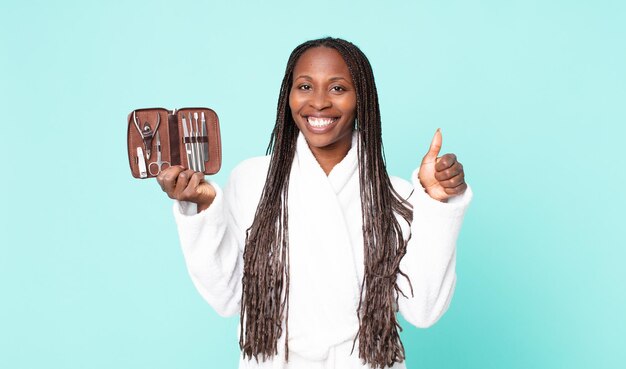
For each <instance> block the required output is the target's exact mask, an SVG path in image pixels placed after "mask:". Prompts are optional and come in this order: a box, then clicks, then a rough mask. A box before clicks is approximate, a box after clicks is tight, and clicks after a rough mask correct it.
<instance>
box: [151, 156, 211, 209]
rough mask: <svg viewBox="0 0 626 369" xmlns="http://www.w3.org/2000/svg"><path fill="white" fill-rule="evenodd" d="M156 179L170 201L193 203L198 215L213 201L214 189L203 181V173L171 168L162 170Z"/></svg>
mask: <svg viewBox="0 0 626 369" xmlns="http://www.w3.org/2000/svg"><path fill="white" fill-rule="evenodd" d="M156 179H157V182H158V183H159V186H161V189H162V190H163V192H165V193H166V194H167V196H169V197H170V199H174V200H179V201H189V202H193V203H195V204H197V206H198V213H199V212H201V211H202V210H205V209H207V208H208V207H209V206H210V205H211V204H212V203H213V200H214V199H215V188H213V186H211V185H210V184H209V183H208V182H207V181H206V180H205V179H204V173H201V172H194V171H193V170H191V169H185V168H183V167H181V166H173V167H169V168H167V169H164V170H162V171H161V173H159V175H158V176H157V177H156Z"/></svg>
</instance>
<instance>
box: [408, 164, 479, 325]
mask: <svg viewBox="0 0 626 369" xmlns="http://www.w3.org/2000/svg"><path fill="white" fill-rule="evenodd" d="M411 178H412V179H413V188H414V191H413V192H412V194H411V195H410V197H409V202H410V203H411V205H413V222H412V224H411V226H410V227H411V239H410V240H409V243H408V245H407V252H406V254H405V255H404V257H403V258H402V261H401V262H400V270H401V271H403V272H404V273H405V274H407V275H408V276H409V278H410V280H411V285H412V287H413V296H411V288H410V287H409V283H408V282H407V281H406V278H404V277H403V276H401V275H399V276H398V285H399V287H400V289H401V290H402V291H403V292H404V294H405V295H406V297H404V296H402V294H400V296H399V298H398V307H399V310H400V313H401V314H402V316H403V317H404V319H406V320H407V321H408V322H409V323H411V324H413V325H415V326H416V327H420V328H426V327H429V326H431V325H433V324H435V323H436V322H437V320H439V318H440V317H441V316H442V315H443V314H444V313H445V312H446V310H447V309H448V307H449V305H450V301H451V300H452V295H453V294H454V288H455V285H456V240H457V238H458V235H459V231H460V229H461V224H462V222H463V216H464V214H465V210H466V209H467V207H468V205H469V203H470V201H471V199H472V195H473V194H472V190H471V188H470V187H469V186H468V188H467V190H466V191H465V192H464V193H463V194H461V195H459V196H455V197H453V198H451V199H449V200H448V202H447V203H442V202H439V201H437V200H434V199H432V198H431V197H430V196H429V195H428V194H427V193H426V192H425V191H424V188H423V187H422V185H421V184H420V182H419V180H418V179H417V172H415V173H413V175H412V177H411Z"/></svg>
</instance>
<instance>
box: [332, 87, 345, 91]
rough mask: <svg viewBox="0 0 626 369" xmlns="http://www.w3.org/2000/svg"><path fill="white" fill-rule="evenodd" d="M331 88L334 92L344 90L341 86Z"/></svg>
mask: <svg viewBox="0 0 626 369" xmlns="http://www.w3.org/2000/svg"><path fill="white" fill-rule="evenodd" d="M331 90H333V91H334V92H344V91H345V90H346V89H345V88H343V86H333V87H332V88H331Z"/></svg>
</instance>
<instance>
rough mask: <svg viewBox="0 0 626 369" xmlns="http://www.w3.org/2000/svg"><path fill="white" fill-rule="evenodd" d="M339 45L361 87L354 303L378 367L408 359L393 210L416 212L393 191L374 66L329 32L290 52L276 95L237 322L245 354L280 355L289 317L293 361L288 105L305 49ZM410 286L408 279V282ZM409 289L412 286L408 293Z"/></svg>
mask: <svg viewBox="0 0 626 369" xmlns="http://www.w3.org/2000/svg"><path fill="white" fill-rule="evenodd" d="M320 46H324V47H331V48H334V49H336V50H337V51H338V52H339V53H340V54H341V55H342V57H343V59H344V61H345V62H346V64H347V66H348V69H349V71H350V74H351V76H352V80H353V83H354V87H355V90H356V100H357V106H356V119H357V126H356V129H357V133H358V135H359V140H358V147H357V150H358V157H359V184H360V192H361V209H362V222H363V243H364V245H363V246H364V265H365V268H364V271H365V273H364V277H363V282H362V286H361V297H360V301H359V306H358V309H357V315H358V318H359V323H360V324H359V331H358V333H357V335H356V337H355V341H354V343H356V340H357V339H358V340H359V357H360V358H361V359H363V360H364V361H365V362H366V363H369V364H370V365H372V366H373V367H375V368H378V367H380V368H383V367H385V366H392V365H393V363H395V362H401V361H404V357H405V356H404V346H403V345H402V342H401V341H400V336H399V332H398V331H399V330H400V329H401V328H400V326H399V324H398V321H397V319H396V316H395V313H396V312H397V309H398V297H399V294H403V295H404V293H403V292H402V291H401V290H400V289H399V287H398V284H397V282H396V280H397V276H398V274H399V275H401V276H404V277H405V278H407V279H408V277H407V276H406V274H404V273H403V272H402V271H401V270H400V260H401V259H402V257H403V256H404V254H405V253H406V245H407V241H406V240H404V238H403V235H402V230H401V227H400V224H399V222H398V219H397V218H396V216H395V215H396V214H398V215H400V216H401V217H402V218H403V219H404V220H405V221H407V222H411V220H412V218H413V211H412V209H411V207H410V205H409V204H408V203H407V202H406V200H404V199H402V197H401V196H400V195H399V194H398V193H397V192H396V191H395V190H394V189H393V187H392V185H391V180H390V179H389V176H388V174H387V170H386V167H385V159H384V150H383V144H382V131H381V119H380V109H379V106H378V94H377V91H376V85H375V82H374V75H373V72H372V67H371V65H370V63H369V61H368V60H367V57H366V56H365V54H363V52H361V50H359V49H358V48H357V47H356V46H355V45H353V44H352V43H350V42H347V41H345V40H342V39H335V38H324V39H318V40H312V41H308V42H305V43H303V44H302V45H300V46H298V47H297V48H296V49H295V50H294V51H293V52H292V54H291V56H290V57H289V60H288V62H287V68H286V70H285V76H284V78H283V82H282V85H281V89H280V94H279V98H278V109H277V117H276V125H275V126H274V130H273V131H272V136H271V139H270V143H269V145H268V149H267V152H268V154H271V160H270V165H269V169H268V173H267V177H266V180H265V186H264V188H263V192H262V195H261V199H260V201H259V205H258V207H257V210H256V214H255V217H254V221H253V223H252V226H251V227H250V228H249V229H248V232H247V234H246V245H245V250H244V256H243V259H244V272H243V280H242V283H243V289H242V301H241V320H240V324H241V326H240V329H241V335H240V341H239V344H240V347H241V349H242V352H243V354H244V356H247V357H248V358H251V357H252V356H254V357H255V358H256V359H258V356H259V355H260V356H261V357H262V358H263V359H266V358H268V357H270V356H273V355H276V354H277V342H278V339H279V337H280V336H281V335H282V322H283V321H285V327H286V332H285V358H286V360H288V352H289V347H288V340H289V328H288V327H289V326H288V312H289V237H288V236H289V230H288V209H287V204H288V186H289V174H290V172H291V165H292V163H293V159H294V155H295V151H296V140H297V137H298V132H299V131H298V128H297V126H296V124H295V122H294V121H293V118H292V115H291V110H290V108H289V104H288V100H289V91H290V89H291V84H292V80H293V70H294V67H295V64H296V62H297V60H298V58H299V57H300V56H301V55H302V53H303V52H304V51H306V50H308V49H309V48H312V47H320ZM409 285H410V281H409ZM411 292H412V291H411Z"/></svg>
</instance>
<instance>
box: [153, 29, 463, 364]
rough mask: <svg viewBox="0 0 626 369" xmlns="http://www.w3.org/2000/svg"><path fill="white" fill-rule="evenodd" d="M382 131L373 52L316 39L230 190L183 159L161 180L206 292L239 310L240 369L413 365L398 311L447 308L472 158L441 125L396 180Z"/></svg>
mask: <svg viewBox="0 0 626 369" xmlns="http://www.w3.org/2000/svg"><path fill="white" fill-rule="evenodd" d="M381 130H382V128H381V120H380V113H379V107H378V96H377V93H376V85H375V82H374V77H373V73H372V68H371V66H370V64H369V61H368V60H367V57H366V56H365V55H364V54H363V53H362V52H361V50H359V48H357V47H356V46H355V45H354V44H352V43H350V42H347V41H345V40H341V39H334V38H324V39H319V40H312V41H308V42H305V43H303V44H302V45H300V46H298V47H296V49H295V50H294V51H293V52H292V54H291V56H290V58H289V60H288V62H287V68H286V70H285V76H284V78H283V83H282V85H281V90H280V95H279V97H278V112H277V118H276V124H275V126H274V130H273V132H272V136H271V139H270V145H269V148H268V152H269V155H267V156H263V157H257V158H252V159H249V160H246V161H244V162H243V163H241V164H240V165H238V166H237V167H236V168H235V169H234V170H233V172H232V174H231V177H230V180H229V183H228V185H227V186H226V188H225V189H224V190H223V191H222V190H221V189H220V188H219V186H217V184H215V183H213V182H207V181H206V180H205V179H204V176H203V174H202V173H194V172H193V171H191V170H188V169H185V168H181V167H171V168H168V169H167V170H164V171H163V172H161V174H160V175H159V177H158V178H157V180H158V182H159V184H160V185H161V188H162V189H163V190H164V191H165V192H166V193H167V194H168V196H170V197H171V198H173V199H175V200H176V203H175V205H174V215H175V217H176V221H177V224H178V230H179V236H180V241H181V245H182V249H183V252H184V254H185V260H186V263H187V267H188V269H189V273H190V276H191V278H192V281H193V282H194V284H195V286H196V287H197V289H198V291H199V292H200V294H201V295H202V296H203V297H204V298H205V300H206V301H207V302H208V303H209V304H211V306H213V308H214V309H215V310H216V311H217V312H218V313H219V314H221V315H224V316H228V315H234V314H239V315H240V323H241V325H240V342H239V344H240V347H241V351H242V355H241V359H240V368H337V369H339V368H341V369H346V368H348V369H349V368H383V367H387V366H388V367H393V368H404V367H405V365H404V360H405V355H404V347H403V345H402V342H401V341H400V336H399V334H398V328H399V325H398V321H397V319H396V313H397V312H398V311H400V313H402V315H403V316H404V318H405V319H406V320H407V321H409V322H410V323H412V324H414V325H415V326H417V327H428V326H430V325H432V324H434V323H435V322H436V321H437V320H438V319H439V318H440V317H441V316H442V315H443V313H444V312H445V311H446V310H447V308H448V306H449V304H450V301H451V298H452V295H453V292H454V287H455V283H456V273H455V267H456V239H457V236H458V233H459V230H460V227H461V223H462V220H463V216H464V212H465V209H466V208H467V206H468V204H469V202H470V200H471V197H472V193H471V190H470V189H469V188H468V186H467V184H466V183H465V179H464V178H465V177H464V171H463V166H462V165H461V164H460V163H459V162H458V161H457V160H456V156H454V155H453V154H446V155H443V156H442V157H438V154H439V150H440V148H441V133H440V132H439V131H437V132H436V134H435V137H434V138H433V141H432V144H431V147H430V149H429V150H428V152H427V154H426V155H425V156H424V158H423V160H422V163H421V165H420V167H419V168H418V169H417V170H416V171H415V172H414V173H413V175H412V178H411V183H409V182H407V181H404V180H402V179H399V178H395V177H390V176H389V175H388V174H387V171H386V168H385V162H384V158H383V145H382V139H381ZM355 347H358V349H357V350H356V352H355Z"/></svg>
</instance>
